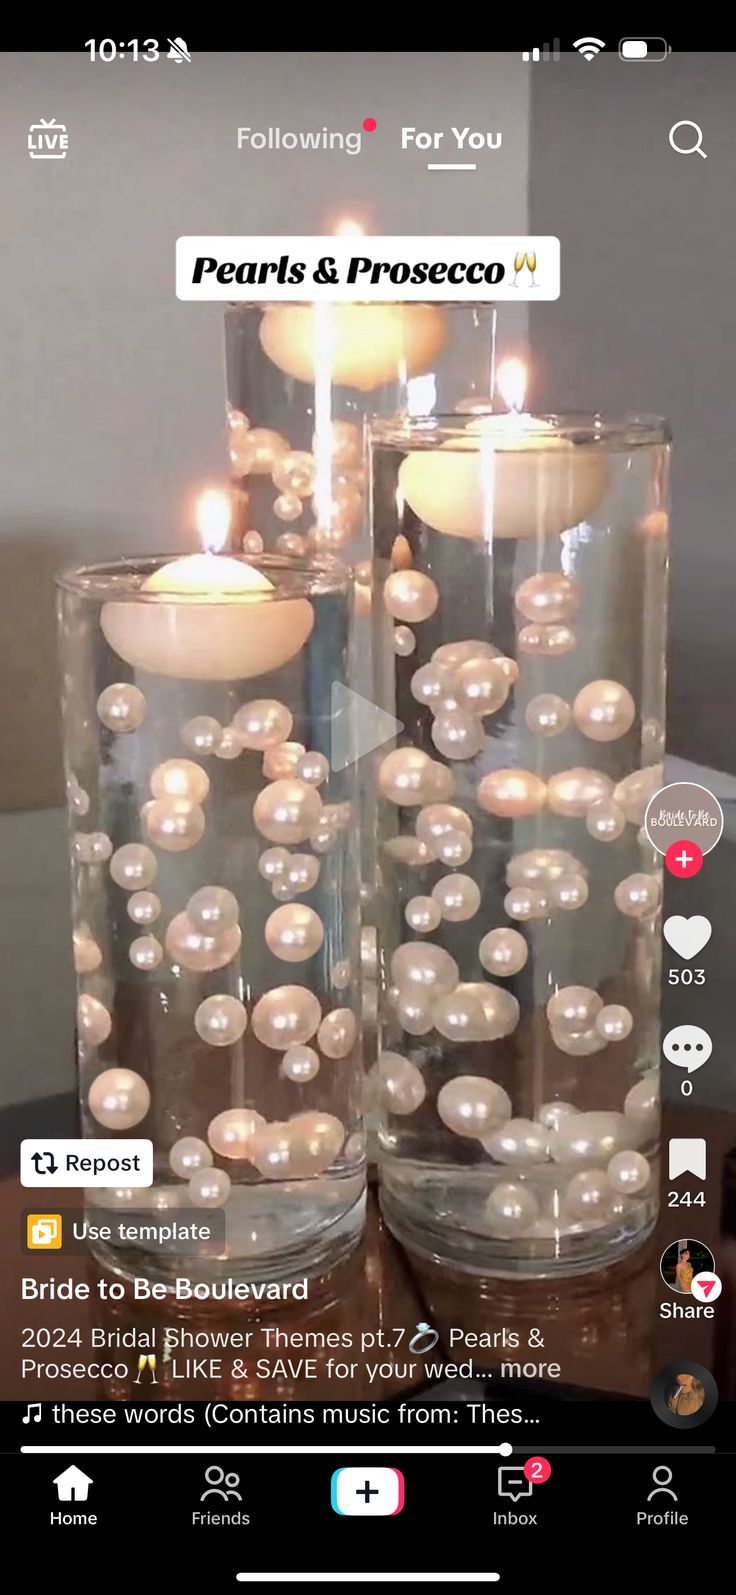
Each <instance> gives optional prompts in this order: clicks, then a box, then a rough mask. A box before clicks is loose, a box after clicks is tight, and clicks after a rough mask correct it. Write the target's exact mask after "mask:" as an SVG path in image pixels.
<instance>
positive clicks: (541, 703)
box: [524, 692, 570, 737]
mask: <svg viewBox="0 0 736 1595" xmlns="http://www.w3.org/2000/svg"><path fill="white" fill-rule="evenodd" d="M524 719H525V720H526V723H527V726H528V728H529V730H530V731H532V732H534V733H535V734H536V735H537V736H540V737H558V736H559V735H560V732H561V731H566V730H567V727H568V726H569V724H570V705H569V703H566V702H565V699H564V698H558V696H557V694H556V693H555V692H540V693H539V695H538V697H536V698H532V699H531V700H530V702H529V703H528V704H527V706H526V711H525V714H524Z"/></svg>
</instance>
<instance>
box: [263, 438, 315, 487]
mask: <svg viewBox="0 0 736 1595" xmlns="http://www.w3.org/2000/svg"><path fill="white" fill-rule="evenodd" d="M316 469H317V467H316V462H315V458H314V455H313V454H310V453H308V452H307V450H306V449H289V452H288V453H287V454H282V455H281V456H280V457H279V459H278V460H277V461H276V464H275V466H274V469H273V473H272V474H273V480H274V486H275V487H278V488H280V489H281V492H282V493H296V494H297V495H298V497H299V498H308V497H309V495H310V494H311V493H313V492H314V479H315V474H316Z"/></svg>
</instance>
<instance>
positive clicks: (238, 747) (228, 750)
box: [215, 726, 243, 759]
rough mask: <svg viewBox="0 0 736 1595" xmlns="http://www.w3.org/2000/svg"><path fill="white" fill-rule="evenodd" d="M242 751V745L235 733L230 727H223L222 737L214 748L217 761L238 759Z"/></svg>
mask: <svg viewBox="0 0 736 1595" xmlns="http://www.w3.org/2000/svg"><path fill="white" fill-rule="evenodd" d="M242 751H243V744H242V742H241V740H240V737H239V736H238V733H237V731H233V728H232V726H225V728H224V730H223V733H222V736H221V737H220V740H219V742H218V744H217V747H216V748H215V758H217V759H239V758H240V755H241V753H242Z"/></svg>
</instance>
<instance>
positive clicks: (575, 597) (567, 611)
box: [514, 571, 580, 624]
mask: <svg viewBox="0 0 736 1595" xmlns="http://www.w3.org/2000/svg"><path fill="white" fill-rule="evenodd" d="M514 598H515V602H516V607H517V609H518V611H519V613H520V614H521V615H523V616H524V619H525V620H532V621H537V622H538V623H541V624H548V623H550V622H552V623H554V624H556V623H559V622H560V621H565V620H574V619H575V616H576V614H577V612H578V610H579V608H580V588H579V587H578V584H577V582H576V581H574V580H573V578H572V576H564V575H563V574H562V572H561V571H540V572H539V574H538V575H537V576H529V577H528V578H527V580H526V581H524V582H522V584H521V586H520V587H517V589H516V593H515V594H514Z"/></svg>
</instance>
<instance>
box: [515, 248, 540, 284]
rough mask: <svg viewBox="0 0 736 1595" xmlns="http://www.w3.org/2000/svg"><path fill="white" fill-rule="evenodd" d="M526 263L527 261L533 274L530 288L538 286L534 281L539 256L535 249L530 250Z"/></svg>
mask: <svg viewBox="0 0 736 1595" xmlns="http://www.w3.org/2000/svg"><path fill="white" fill-rule="evenodd" d="M517 258H518V257H517ZM526 263H527V266H528V267H529V270H530V272H531V274H532V280H531V283H530V284H529V286H530V288H536V286H537V284H536V282H535V281H534V273H535V271H536V269H537V256H536V253H535V251H534V250H533V249H532V250H531V251H530V253H528V254H527V257H526Z"/></svg>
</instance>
